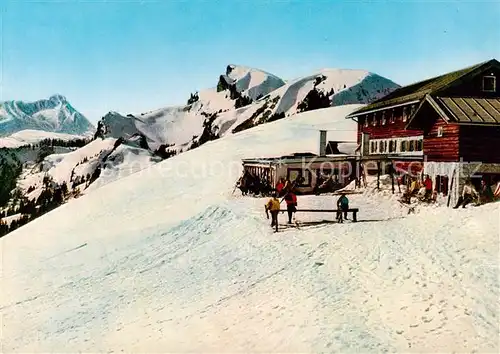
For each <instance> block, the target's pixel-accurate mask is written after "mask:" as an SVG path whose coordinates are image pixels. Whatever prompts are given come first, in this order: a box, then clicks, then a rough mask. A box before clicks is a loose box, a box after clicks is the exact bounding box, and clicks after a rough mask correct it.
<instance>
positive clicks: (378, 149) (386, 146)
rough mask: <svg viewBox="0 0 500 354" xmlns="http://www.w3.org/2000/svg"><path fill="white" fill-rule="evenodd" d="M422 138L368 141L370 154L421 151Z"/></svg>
mask: <svg viewBox="0 0 500 354" xmlns="http://www.w3.org/2000/svg"><path fill="white" fill-rule="evenodd" d="M423 145H424V144H423V140H422V139H406V140H395V139H386V140H372V141H370V153H371V154H386V153H395V152H416V151H423V147H424V146H423Z"/></svg>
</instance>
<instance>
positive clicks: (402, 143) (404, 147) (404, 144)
mask: <svg viewBox="0 0 500 354" xmlns="http://www.w3.org/2000/svg"><path fill="white" fill-rule="evenodd" d="M407 143H408V142H407V141H405V140H403V141H402V142H401V152H406V149H407V147H406V146H407Z"/></svg>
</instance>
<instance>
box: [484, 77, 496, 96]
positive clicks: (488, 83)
mask: <svg viewBox="0 0 500 354" xmlns="http://www.w3.org/2000/svg"><path fill="white" fill-rule="evenodd" d="M496 90H497V78H496V77H495V76H493V75H490V76H483V92H496Z"/></svg>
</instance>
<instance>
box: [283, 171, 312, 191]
mask: <svg viewBox="0 0 500 354" xmlns="http://www.w3.org/2000/svg"><path fill="white" fill-rule="evenodd" d="M300 176H302V177H303V178H304V182H303V183H302V184H298V185H297V186H298V187H310V186H311V171H309V170H302V169H300V168H289V169H288V171H287V178H288V180H289V181H290V182H292V183H293V181H295V180H296V179H297V178H298V177H300Z"/></svg>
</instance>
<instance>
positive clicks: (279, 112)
mask: <svg viewBox="0 0 500 354" xmlns="http://www.w3.org/2000/svg"><path fill="white" fill-rule="evenodd" d="M397 87H399V86H398V85H397V84H395V83H393V82H392V81H390V80H388V79H385V78H383V77H381V76H378V75H376V74H372V73H369V72H367V71H363V70H341V69H324V70H321V71H319V72H316V73H313V74H312V75H308V76H306V77H302V78H298V79H295V80H292V81H290V82H287V83H285V82H284V81H283V80H282V79H280V78H278V77H276V76H274V75H272V74H269V73H267V72H264V71H261V70H257V69H253V68H248V67H243V66H237V65H229V66H228V67H227V68H226V73H225V74H223V75H220V77H219V80H218V84H217V87H215V88H211V89H206V90H201V91H199V92H196V93H195V94H192V95H191V97H190V98H189V99H188V102H187V105H185V106H177V107H167V108H162V109H158V110H155V111H151V112H145V113H141V114H139V115H132V114H129V115H127V116H124V115H121V114H119V113H117V112H110V113H108V114H107V115H106V116H104V117H103V119H102V120H101V123H100V124H103V125H104V126H106V128H107V131H108V133H107V136H111V137H115V138H119V137H123V138H125V139H128V138H129V137H133V136H143V137H144V138H145V140H146V142H147V144H148V146H149V147H150V148H151V149H152V150H156V149H158V148H160V147H161V148H162V149H168V150H170V151H173V152H180V151H186V150H189V149H192V148H195V147H197V146H199V145H201V144H204V143H205V142H207V141H210V140H214V139H217V138H220V137H222V136H224V135H227V134H232V133H235V132H238V131H242V130H245V129H248V128H250V127H253V126H256V125H259V124H262V123H266V122H270V121H274V120H278V119H281V118H284V117H285V116H293V115H295V114H297V113H300V112H304V111H309V110H315V109H319V108H327V107H330V106H339V105H344V104H358V103H360V104H362V103H369V102H372V101H373V100H375V99H378V98H380V97H382V96H384V95H385V94H387V93H389V92H391V91H392V90H394V89H395V88H397ZM162 145H163V146H162Z"/></svg>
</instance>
